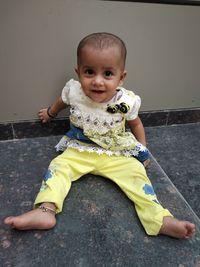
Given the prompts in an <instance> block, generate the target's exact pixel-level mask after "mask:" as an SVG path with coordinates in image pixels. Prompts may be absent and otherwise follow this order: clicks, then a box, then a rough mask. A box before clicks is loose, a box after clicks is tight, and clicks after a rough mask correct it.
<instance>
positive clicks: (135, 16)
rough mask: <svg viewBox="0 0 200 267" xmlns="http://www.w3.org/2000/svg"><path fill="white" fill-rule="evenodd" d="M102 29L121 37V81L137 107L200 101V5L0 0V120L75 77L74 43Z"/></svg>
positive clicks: (20, 114)
mask: <svg viewBox="0 0 200 267" xmlns="http://www.w3.org/2000/svg"><path fill="white" fill-rule="evenodd" d="M97 31H108V32H112V33H114V34H117V35H119V36H120V37H121V38H122V39H123V40H124V41H125V43H126V44H127V49H128V59H127V71H128V76H127V80H126V83H125V86H126V87H127V88H128V89H131V90H134V91H135V92H136V93H137V94H139V95H140V96H141V97H142V108H141V110H143V111H148V110H162V109H174V108H192V107H199V106H200V52H199V51H200V50H199V48H200V7H195V6H176V5H160V4H144V3H134V2H132V3H131V2H114V1H113V2H106V1H98V0H96V1H95V0H0V75H1V78H0V122H7V121H21V120H32V119H36V118H37V116H36V113H37V111H38V109H39V108H41V107H45V106H49V105H50V104H51V103H52V101H53V100H54V99H55V98H56V97H57V96H59V94H60V91H61V89H62V87H63V86H64V84H65V82H66V81H67V80H68V79H69V78H71V77H74V78H76V74H75V72H74V67H75V66H76V47H77V44H78V42H79V41H80V39H81V38H83V37H84V36H85V35H86V34H89V33H92V32H97Z"/></svg>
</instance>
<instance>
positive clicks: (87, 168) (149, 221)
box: [35, 148, 172, 235]
mask: <svg viewBox="0 0 200 267" xmlns="http://www.w3.org/2000/svg"><path fill="white" fill-rule="evenodd" d="M87 173H92V174H94V175H100V176H103V177H106V178H109V179H111V180H112V181H113V182H115V183H116V184H118V186H119V187H120V188H121V189H122V190H123V191H124V193H125V194H126V195H127V196H128V198H129V199H131V200H132V201H133V202H134V204H135V208H136V211H137V214H138V216H139V218H140V221H141V223H142V225H143V227H144V228H145V231H146V232H147V234H149V235H157V234H158V233H159V230H160V227H161V226H162V222H163V217H165V216H172V215H171V213H170V212H169V211H168V210H166V209H164V208H163V207H162V206H161V205H160V204H159V202H158V200H157V197H156V195H155V193H154V191H153V188H152V185H151V182H150V181H149V179H148V177H147V174H146V171H145V168H144V167H143V165H142V164H141V163H140V162H139V161H138V160H137V159H135V158H134V157H128V158H127V157H124V156H108V155H105V154H102V155H98V154H96V153H89V152H79V151H78V150H76V149H72V148H68V149H66V150H65V151H64V152H63V153H62V154H61V155H59V156H58V157H56V158H55V159H54V160H52V162H51V164H50V165H49V168H48V171H47V173H46V175H45V177H44V180H43V183H42V186H41V189H40V192H39V194H38V195H37V198H36V200H35V205H38V204H40V203H43V202H53V203H55V205H56V207H57V213H59V212H61V211H62V207H63V202H64V199H65V197H66V196H67V194H68V192H69V190H70V187H71V183H72V182H73V181H76V180H78V179H79V178H80V177H81V176H83V175H84V174H87Z"/></svg>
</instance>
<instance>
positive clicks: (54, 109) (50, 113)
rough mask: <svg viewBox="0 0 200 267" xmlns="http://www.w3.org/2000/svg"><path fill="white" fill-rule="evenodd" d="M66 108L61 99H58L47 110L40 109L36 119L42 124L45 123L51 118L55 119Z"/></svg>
mask: <svg viewBox="0 0 200 267" xmlns="http://www.w3.org/2000/svg"><path fill="white" fill-rule="evenodd" d="M66 107H67V105H66V104H65V103H64V102H63V100H62V98H61V97H59V98H58V99H57V100H56V101H55V102H54V103H53V104H52V105H51V106H50V107H49V108H43V109H40V111H39V112H38V117H39V119H40V120H41V121H42V122H43V123H46V122H48V121H50V120H51V119H52V118H55V117H56V116H57V114H58V113H59V112H60V111H61V110H63V109H65V108H66Z"/></svg>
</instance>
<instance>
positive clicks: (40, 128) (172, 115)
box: [0, 108, 200, 140]
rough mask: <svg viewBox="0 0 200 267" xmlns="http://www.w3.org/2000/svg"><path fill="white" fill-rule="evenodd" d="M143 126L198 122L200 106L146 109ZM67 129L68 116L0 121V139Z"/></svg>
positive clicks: (24, 136)
mask: <svg viewBox="0 0 200 267" xmlns="http://www.w3.org/2000/svg"><path fill="white" fill-rule="evenodd" d="M139 116H140V118H141V120H142V122H143V124H144V126H145V127H153V126H167V125H174V124H186V123H196V122H200V108H194V109H176V110H160V111H146V112H140V114H139ZM68 129H69V118H65V119H64V118H60V119H55V120H53V121H51V123H47V124H43V123H41V122H40V121H38V120H35V121H24V122H8V123H0V140H11V139H21V138H34V137H42V136H50V135H62V134H64V133H65V132H66V131H67V130H68Z"/></svg>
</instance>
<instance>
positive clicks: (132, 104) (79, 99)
mask: <svg viewBox="0 0 200 267" xmlns="http://www.w3.org/2000/svg"><path fill="white" fill-rule="evenodd" d="M62 100H63V102H64V103H66V104H67V105H70V107H71V108H70V122H71V123H72V124H73V125H74V126H75V127H78V128H80V129H82V130H83V134H84V135H85V136H86V137H88V138H89V139H90V140H92V141H93V142H94V143H95V144H86V143H83V142H80V141H78V140H74V139H70V138H68V137H67V136H64V137H63V138H62V139H61V140H60V142H59V143H58V144H57V146H56V149H57V150H61V151H63V150H64V149H66V148H67V147H73V148H76V149H78V150H79V151H89V152H96V153H98V154H102V153H106V154H108V155H113V154H114V155H126V156H131V155H136V154H137V153H136V152H135V150H134V148H135V147H136V146H138V142H137V140H136V139H135V137H134V135H133V134H132V133H130V132H127V131H125V121H126V120H134V119H136V118H137V116H138V111H139V108H140V105H141V100H140V97H139V96H137V95H135V94H134V93H133V92H132V91H128V90H126V89H125V88H123V87H119V88H118V89H117V93H116V95H115V96H114V97H113V98H112V99H111V100H110V101H108V102H106V103H97V102H94V101H92V100H91V99H90V98H89V97H87V96H86V95H85V94H84V92H83V90H82V89H81V85H80V83H79V82H78V81H75V80H73V79H71V80H70V81H68V82H67V83H66V85H65V87H64V88H63V91H62ZM121 105H125V110H122V111H121V109H120V106H121ZM108 107H109V108H111V110H113V107H114V109H115V111H109V108H108ZM113 112H114V113H113ZM135 153H136V154H135Z"/></svg>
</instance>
